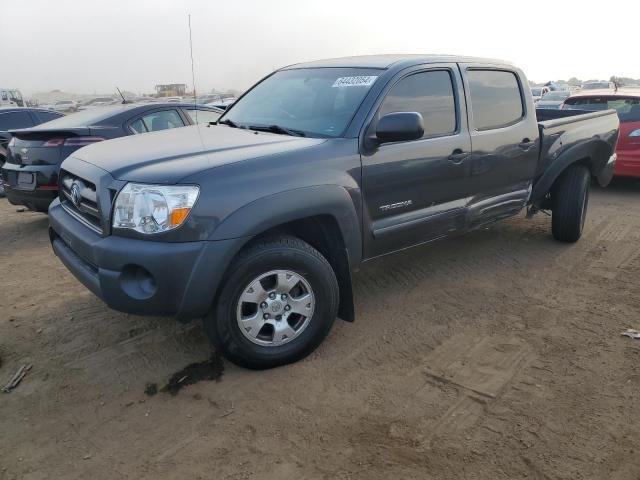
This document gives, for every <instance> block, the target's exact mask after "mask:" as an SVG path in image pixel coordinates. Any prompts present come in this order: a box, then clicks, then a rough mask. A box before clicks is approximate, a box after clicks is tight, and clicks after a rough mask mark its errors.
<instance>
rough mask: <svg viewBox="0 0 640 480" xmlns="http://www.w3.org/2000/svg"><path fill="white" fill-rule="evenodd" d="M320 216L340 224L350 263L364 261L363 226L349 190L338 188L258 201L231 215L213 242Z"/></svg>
mask: <svg viewBox="0 0 640 480" xmlns="http://www.w3.org/2000/svg"><path fill="white" fill-rule="evenodd" d="M318 215H330V216H332V217H333V218H334V219H335V220H336V223H337V224H338V227H339V228H340V231H341V233H342V239H343V241H344V246H345V248H346V250H347V252H348V254H349V259H350V261H351V262H352V263H354V264H359V263H360V261H361V259H362V235H361V222H360V218H359V215H358V214H357V212H356V206H355V204H354V201H353V199H352V197H351V195H350V194H349V192H348V191H347V189H346V188H344V187H341V186H338V185H317V186H310V187H301V188H296V189H293V190H287V191H284V192H279V193H275V194H273V195H268V196H266V197H262V198H258V199H256V200H254V201H252V202H251V203H248V204H246V205H244V206H242V207H240V208H239V209H237V210H235V211H234V212H233V213H231V214H230V215H228V216H227V217H226V218H225V219H224V220H223V221H222V222H221V223H220V225H218V227H217V228H216V229H215V230H214V232H213V233H212V235H211V238H210V240H226V239H229V238H238V237H254V236H256V235H259V234H260V233H262V232H265V231H267V230H269V229H271V228H274V227H277V226H279V225H283V224H285V223H289V222H292V221H295V220H300V219H303V218H307V217H313V216H318Z"/></svg>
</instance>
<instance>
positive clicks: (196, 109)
mask: <svg viewBox="0 0 640 480" xmlns="http://www.w3.org/2000/svg"><path fill="white" fill-rule="evenodd" d="M189 51H190V53H191V84H192V85H193V109H194V110H195V113H196V123H198V108H197V105H198V102H197V101H196V74H195V70H194V69H193V40H192V39H191V14H189Z"/></svg>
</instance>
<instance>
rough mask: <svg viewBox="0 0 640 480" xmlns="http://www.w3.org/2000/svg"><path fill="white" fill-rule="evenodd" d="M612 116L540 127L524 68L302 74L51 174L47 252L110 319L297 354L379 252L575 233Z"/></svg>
mask: <svg viewBox="0 0 640 480" xmlns="http://www.w3.org/2000/svg"><path fill="white" fill-rule="evenodd" d="M618 128H619V121H618V116H617V115H616V112H615V111H613V110H605V111H597V112H584V111H577V110H573V111H572V110H547V111H540V113H539V115H538V116H537V115H536V110H535V107H534V102H533V98H532V96H531V92H530V90H529V88H528V82H527V79H526V77H525V75H524V74H523V72H522V71H521V70H520V69H518V68H516V67H515V66H513V65H512V64H510V63H505V62H501V61H497V60H489V59H479V58H468V57H459V56H436V55H432V56H424V55H392V56H390V55H382V56H365V57H351V58H342V59H332V60H326V61H317V62H311V63H306V64H298V65H293V66H289V67H286V68H283V69H280V70H278V71H276V72H274V73H272V74H271V75H269V76H267V77H266V78H264V79H263V80H261V81H260V82H259V83H257V84H256V85H255V86H253V87H252V88H251V89H249V90H248V91H247V92H246V93H245V94H244V95H243V96H242V97H241V98H240V99H239V100H238V101H237V102H235V103H234V104H233V105H232V106H230V107H229V109H228V110H227V111H226V112H225V113H224V115H222V116H221V117H220V119H219V120H218V121H217V122H214V123H212V124H207V125H195V126H192V127H186V128H180V129H172V130H165V131H161V132H154V133H149V134H147V135H141V136H133V137H125V138H120V139H114V140H109V141H105V142H100V143H96V144H93V145H89V146H86V147H83V148H82V149H80V150H77V151H76V152H74V153H73V154H71V156H70V157H68V158H67V159H66V160H65V161H64V162H63V163H62V165H61V170H60V174H59V178H58V182H59V197H58V199H56V200H55V201H54V202H53V203H52V204H51V206H50V209H49V218H50V238H51V243H52V246H53V250H54V252H55V253H56V255H57V256H58V257H59V258H60V259H61V260H62V262H63V263H64V264H65V265H66V266H67V268H68V269H69V270H71V272H72V273H73V274H74V275H75V276H76V277H77V278H78V279H79V280H80V281H81V282H82V283H83V284H84V285H85V286H86V287H87V288H89V289H90V290H91V291H92V292H93V293H95V294H96V295H97V296H98V297H100V298H101V299H102V300H103V301H104V302H106V304H107V305H108V306H109V307H111V308H113V309H116V310H120V311H124V312H130V313H135V314H145V315H171V316H175V317H176V318H177V319H178V320H180V321H187V320H191V319H197V318H203V319H204V326H205V329H206V331H207V334H208V336H209V337H210V340H211V341H212V343H213V345H214V346H215V347H216V348H217V349H218V350H219V351H220V352H221V353H223V354H224V355H225V356H226V357H227V358H228V359H230V360H231V361H233V362H235V363H237V364H240V365H243V366H246V367H249V368H269V367H274V366H277V365H282V364H286V363H289V362H293V361H296V360H299V359H301V358H303V357H305V356H306V355H308V354H309V353H310V352H312V351H313V350H314V349H315V348H316V347H317V346H318V345H319V344H320V343H321V342H322V340H323V339H324V338H325V337H326V335H327V334H328V333H329V330H330V329H331V326H332V324H333V322H334V319H335V318H336V317H339V318H342V319H344V320H347V321H353V319H354V307H353V299H352V284H351V282H352V280H351V278H352V277H351V275H352V272H353V271H355V270H357V269H358V268H359V267H360V265H361V264H362V263H363V262H365V261H367V260H370V259H373V258H375V257H378V256H381V255H385V254H388V253H391V252H394V251H397V250H400V249H404V248H407V247H410V246H414V245H420V244H424V243H427V242H432V241H434V240H439V239H445V238H449V237H452V236H454V235H458V234H461V233H464V232H467V231H470V230H473V229H476V228H479V227H482V226H485V225H487V224H490V223H492V222H495V221H497V220H500V219H503V218H507V217H511V216H513V215H516V214H517V213H518V212H520V211H522V210H523V209H525V208H526V209H527V213H528V214H530V215H532V214H534V213H536V212H537V211H539V210H545V211H550V212H551V214H552V219H551V230H552V233H553V236H554V237H555V238H556V239H557V240H560V241H563V242H575V241H576V240H578V239H579V238H580V235H581V233H582V229H583V226H584V223H585V216H586V213H587V203H588V196H589V187H590V181H591V177H595V179H596V180H597V181H598V182H599V183H600V185H603V186H605V185H607V183H608V182H609V181H610V180H611V177H612V173H613V168H614V164H615V158H616V157H615V153H614V152H615V147H616V142H617V138H618Z"/></svg>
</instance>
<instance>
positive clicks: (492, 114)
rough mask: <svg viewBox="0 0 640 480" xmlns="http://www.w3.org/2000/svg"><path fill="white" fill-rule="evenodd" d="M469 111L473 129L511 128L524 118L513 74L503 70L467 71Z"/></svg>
mask: <svg viewBox="0 0 640 480" xmlns="http://www.w3.org/2000/svg"><path fill="white" fill-rule="evenodd" d="M467 79H468V81H469V90H470V92H469V96H470V97H471V111H472V112H473V123H474V126H475V128H476V130H488V129H491V128H500V127H506V126H508V125H512V124H514V123H516V122H517V121H518V120H520V119H521V118H522V117H523V116H524V107H523V101H522V94H521V92H520V85H519V83H518V79H517V78H516V75H515V73H513V72H506V71H503V70H467Z"/></svg>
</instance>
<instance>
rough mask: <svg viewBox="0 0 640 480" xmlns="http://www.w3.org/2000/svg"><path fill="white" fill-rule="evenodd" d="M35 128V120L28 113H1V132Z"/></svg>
mask: <svg viewBox="0 0 640 480" xmlns="http://www.w3.org/2000/svg"><path fill="white" fill-rule="evenodd" d="M27 127H33V120H31V116H30V115H29V114H28V113H27V112H8V113H0V130H12V129H14V128H27Z"/></svg>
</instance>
